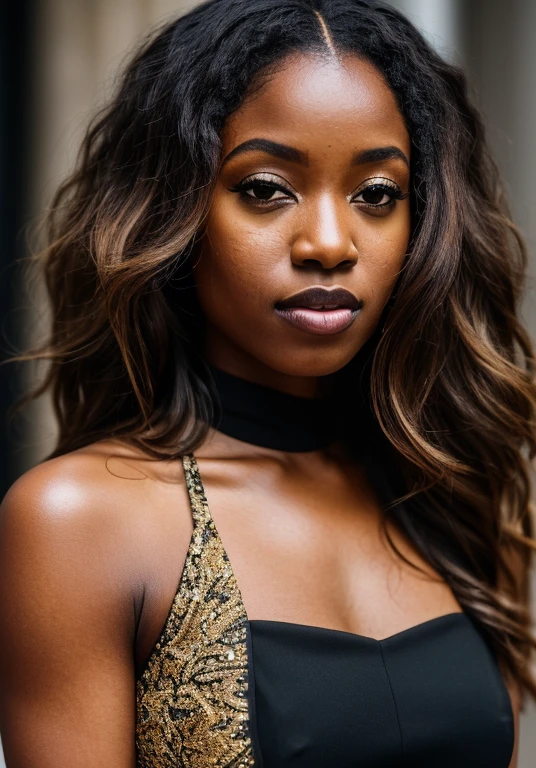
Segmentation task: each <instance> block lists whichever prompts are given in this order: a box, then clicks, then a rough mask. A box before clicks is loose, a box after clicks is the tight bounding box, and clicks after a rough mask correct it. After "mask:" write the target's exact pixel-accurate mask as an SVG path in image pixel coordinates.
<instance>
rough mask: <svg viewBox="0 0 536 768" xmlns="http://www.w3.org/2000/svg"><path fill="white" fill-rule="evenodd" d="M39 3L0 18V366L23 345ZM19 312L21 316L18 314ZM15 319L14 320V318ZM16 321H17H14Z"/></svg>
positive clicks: (12, 378)
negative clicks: (23, 266)
mask: <svg viewBox="0 0 536 768" xmlns="http://www.w3.org/2000/svg"><path fill="white" fill-rule="evenodd" d="M35 2H37V0H17V1H16V2H10V3H6V4H5V6H4V10H3V12H2V14H1V18H0V361H2V363H3V362H4V361H5V360H6V359H7V358H8V357H10V356H11V355H12V354H13V352H14V350H15V349H16V348H17V349H20V348H21V347H22V345H23V343H24V341H23V338H22V333H21V329H20V325H21V322H20V317H21V315H20V309H19V308H20V307H21V305H22V303H23V300H22V298H21V296H22V281H21V267H20V264H19V261H20V260H21V259H22V258H24V257H25V256H26V253H25V241H26V238H25V233H24V231H23V230H24V227H25V225H26V223H27V220H28V217H29V181H30V169H29V168H28V163H27V158H28V156H29V151H28V150H29V146H30V114H31V103H30V102H31V70H32V67H31V55H32V21H33V18H34V17H35V13H34V10H35ZM17 309H19V313H17ZM16 313H17V314H16ZM17 316H18V317H19V320H17V319H16V318H17ZM20 390H21V381H20V368H19V367H17V366H16V365H15V364H8V365H4V364H3V365H0V414H1V422H0V498H1V497H3V496H4V494H5V492H6V491H7V489H8V487H9V486H10V485H11V483H13V482H14V480H15V479H16V478H17V476H18V474H20V471H21V470H20V467H19V463H18V459H17V456H18V454H20V448H21V442H22V430H21V424H20V421H19V420H18V419H16V418H15V419H8V410H9V408H10V406H12V405H13V403H14V401H15V400H16V399H17V398H18V396H19V395H20Z"/></svg>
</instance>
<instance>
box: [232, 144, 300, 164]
mask: <svg viewBox="0 0 536 768" xmlns="http://www.w3.org/2000/svg"><path fill="white" fill-rule="evenodd" d="M254 150H256V151H257V152H266V154H268V155H274V157H279V158H281V159H282V160H290V162H291V163H299V164H300V165H308V163H309V160H308V158H307V155H306V154H305V153H304V152H300V150H299V149H295V147H289V146H288V144H279V142H277V141H270V139H248V141H244V142H243V143H242V144H239V145H238V146H237V147H235V148H234V149H232V150H231V151H230V152H229V154H228V155H227V157H226V158H225V160H224V161H223V163H222V167H223V166H224V165H225V163H227V162H229V160H230V159H231V158H232V157H236V156H237V155H242V154H243V153H244V152H252V151H254Z"/></svg>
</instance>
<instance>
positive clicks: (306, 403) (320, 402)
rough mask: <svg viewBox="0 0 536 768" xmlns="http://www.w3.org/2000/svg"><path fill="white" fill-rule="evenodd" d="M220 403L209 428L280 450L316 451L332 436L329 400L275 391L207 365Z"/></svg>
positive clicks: (333, 436)
mask: <svg viewBox="0 0 536 768" xmlns="http://www.w3.org/2000/svg"><path fill="white" fill-rule="evenodd" d="M209 369H210V372H211V374H212V378H213V380H214V384H215V388H216V391H217V393H218V395H219V402H220V405H221V409H220V412H219V413H217V414H216V416H215V419H214V423H213V425H212V426H213V427H214V428H215V429H217V430H219V431H220V432H223V433H224V434H225V435H229V436H230V437H235V438H237V439H238V440H243V441H244V442H246V443H253V444H254V445H259V446H262V447H263V448H274V449H275V450H280V451H318V450H321V449H322V448H327V446H328V445H330V443H332V442H333V440H334V439H335V437H336V419H335V418H334V412H333V411H334V408H333V402H332V401H329V400H328V399H326V398H313V399H310V398H306V397H298V396H296V395H289V394H288V393H286V392H279V391H278V390H276V389H272V388H271V387H266V386H263V385H261V384H256V383H254V382H251V381H246V380H245V379H241V378H239V377H238V376H234V375H233V374H230V373H227V372H226V371H222V370H220V369H219V368H215V367H214V366H212V365H209Z"/></svg>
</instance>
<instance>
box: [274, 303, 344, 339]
mask: <svg viewBox="0 0 536 768" xmlns="http://www.w3.org/2000/svg"><path fill="white" fill-rule="evenodd" d="M275 311H276V312H277V314H278V315H279V317H282V318H283V319H284V320H286V321H287V322H289V323H290V324H291V325H293V326H294V327H295V328H300V329H301V330H302V331H307V332H308V333H316V334H317V335H319V336H328V335H330V334H332V333H340V332H341V331H344V330H346V328H349V327H350V326H351V325H352V323H353V322H354V320H355V319H356V317H357V315H358V314H359V310H358V309H344V308H341V309H326V310H322V309H306V308H304V307H295V308H291V309H276V310H275Z"/></svg>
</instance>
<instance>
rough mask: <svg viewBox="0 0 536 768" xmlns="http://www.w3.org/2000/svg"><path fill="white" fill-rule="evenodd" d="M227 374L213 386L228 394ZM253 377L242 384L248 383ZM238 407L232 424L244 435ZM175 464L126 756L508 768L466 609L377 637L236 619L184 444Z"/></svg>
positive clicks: (507, 729) (500, 722)
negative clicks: (184, 544)
mask: <svg viewBox="0 0 536 768" xmlns="http://www.w3.org/2000/svg"><path fill="white" fill-rule="evenodd" d="M233 378H234V377H231V378H227V379H226V381H227V383H226V386H232V388H233V391H234V392H235V393H236V388H237V387H238V386H240V387H241V386H242V385H241V384H240V385H239V384H237V383H236V382H233ZM220 384H221V382H220ZM221 386H223V384H221ZM255 386H256V385H249V383H246V389H247V388H248V387H249V388H250V389H251V387H253V395H254V394H255ZM250 394H251V392H250ZM280 394H281V393H277V399H278V398H279V395H280ZM242 395H243V392H242ZM265 395H266V393H265ZM248 397H249V396H248ZM269 397H271V396H270V395H269ZM285 397H291V396H285ZM239 401H240V398H239ZM235 405H236V402H235ZM239 410H240V409H239ZM263 413H265V414H266V411H265V410H263ZM228 415H229V414H228ZM250 417H251V413H249V417H248V419H247V427H244V426H243V425H242V432H241V433H240V434H245V433H246V432H247V437H248V440H249V441H250V442H253V440H252V437H253V432H254V431H255V426H254V421H255V419H253V420H252V419H251V418H250ZM229 418H231V416H230V415H229ZM232 419H234V424H233V426H232V428H229V420H228V421H227V427H226V428H227V429H228V431H229V432H231V431H232V433H233V434H234V435H235V436H238V435H237V432H239V431H240V429H241V428H240V427H239V426H237V419H238V422H239V421H240V419H239V418H238V416H237V413H236V412H234V414H233V415H232ZM268 422H269V424H270V426H271V427H273V423H272V422H271V421H270V419H268ZM222 431H223V430H222ZM261 433H262V435H264V436H265V434H266V432H263V430H262V429H260V432H259V435H261ZM294 437H296V439H297V442H298V443H300V440H301V439H303V434H302V435H301V437H300V435H296V434H295V435H294ZM262 439H263V438H262V437H261V436H259V442H260V441H261V440H262ZM305 441H306V442H307V438H305ZM296 450H303V447H302V448H296ZM183 464H184V471H185V477H186V482H187V487H188V492H189V496H190V502H191V508H192V515H193V521H194V530H193V534H192V538H191V541H190V545H189V548H188V553H187V557H186V561H185V564H184V569H183V572H182V576H181V580H180V584H179V586H178V589H177V593H176V595H175V599H174V601H173V604H172V606H171V609H170V612H169V615H168V618H167V620H166V623H165V625H164V628H163V630H162V633H161V635H160V637H159V639H158V641H157V643H156V644H155V647H154V648H153V651H152V653H151V655H150V658H149V660H148V662H147V664H146V666H145V667H144V669H143V670H140V673H139V675H138V681H137V730H136V740H137V753H138V766H140V768H141V766H143V768H171V766H175V767H177V766H181V767H183V768H205V767H206V768H208V766H218V767H219V768H223V767H224V766H225V767H227V768H231V767H232V768H245V767H246V766H257V768H261V766H263V767H264V768H358V767H359V768H361V766H362V767H363V768H365V767H366V768H374V767H375V766H384V767H386V768H398V767H400V768H419V767H420V766H422V767H423V768H424V766H426V767H427V768H508V766H509V763H510V760H511V756H512V753H513V748H514V722H513V713H512V708H511V704H510V698H509V695H508V692H507V690H506V687H505V685H504V682H503V679H502V676H501V674H500V671H499V667H498V665H497V661H496V659H495V657H494V654H493V652H492V650H491V648H490V646H489V645H488V643H487V641H486V639H485V637H484V634H483V633H482V631H481V629H480V628H479V627H478V626H477V625H476V623H475V622H474V621H473V620H472V619H471V618H470V617H469V615H467V614H466V613H460V612H458V613H449V614H447V615H444V616H440V617H438V618H435V619H432V620H429V621H426V622H423V623H421V624H418V625H417V626H414V627H411V628H409V629H406V630H404V631H402V632H398V633H396V634H395V635H392V636H391V637H388V638H386V639H383V640H376V639H373V638H370V637H365V636H362V635H357V634H353V633H349V632H343V631H338V630H333V629H325V628H321V627H313V626H308V625H302V624H294V623H290V622H281V621H268V620H249V619H248V617H247V614H246V611H245V608H244V604H243V601H242V597H241V594H240V589H239V585H238V584H237V582H236V578H235V576H234V573H233V569H232V565H231V563H230V561H229V558H228V555H227V553H226V551H225V547H224V545H223V542H222V540H221V538H220V536H219V534H218V531H217V529H216V526H215V525H214V521H213V520H212V517H211V515H210V510H209V507H208V503H207V498H206V495H205V492H204V488H203V483H202V480H201V477H200V475H199V470H198V467H197V463H196V461H195V457H194V456H192V455H189V456H185V457H184V459H183ZM252 556H253V553H252Z"/></svg>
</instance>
